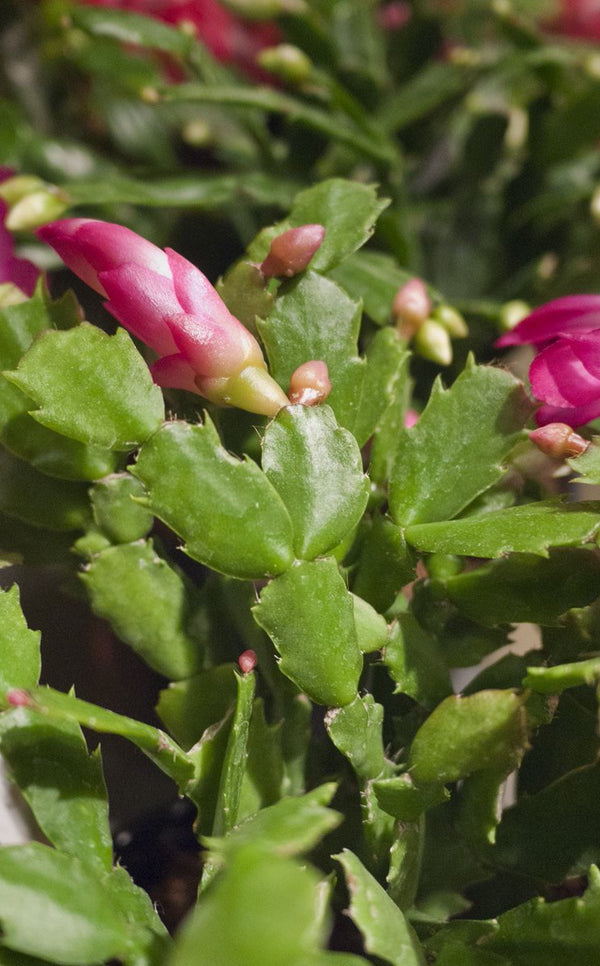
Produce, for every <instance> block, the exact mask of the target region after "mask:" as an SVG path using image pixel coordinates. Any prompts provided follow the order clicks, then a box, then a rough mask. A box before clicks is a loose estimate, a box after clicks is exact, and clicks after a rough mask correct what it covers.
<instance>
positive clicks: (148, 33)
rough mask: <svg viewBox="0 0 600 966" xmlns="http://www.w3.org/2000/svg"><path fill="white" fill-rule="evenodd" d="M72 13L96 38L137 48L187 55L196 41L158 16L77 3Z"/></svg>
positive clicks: (74, 22)
mask: <svg viewBox="0 0 600 966" xmlns="http://www.w3.org/2000/svg"><path fill="white" fill-rule="evenodd" d="M69 15H70V18H71V19H72V22H73V24H74V25H75V26H76V27H79V29H80V30H84V31H85V32H86V33H89V34H91V35H92V36H93V37H109V38H110V39H111V40H115V41H118V42H119V43H123V44H133V45H134V46H136V47H150V48H152V49H154V50H163V51H165V53H168V54H178V55H179V56H182V57H185V56H187V55H188V54H189V52H190V48H191V46H192V44H193V43H194V41H193V38H192V37H191V36H190V34H189V33H188V32H187V31H183V30H178V29H177V28H176V27H170V26H169V25H168V24H165V23H161V22H160V21H159V20H157V19H156V18H155V17H146V16H142V15H141V14H137V13H130V12H129V11H126V10H111V9H106V8H105V7H85V6H80V5H79V4H74V5H73V6H72V7H70V8H69Z"/></svg>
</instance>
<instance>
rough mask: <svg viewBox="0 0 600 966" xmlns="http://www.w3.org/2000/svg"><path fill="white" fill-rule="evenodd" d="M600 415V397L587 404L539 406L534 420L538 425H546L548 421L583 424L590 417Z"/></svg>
mask: <svg viewBox="0 0 600 966" xmlns="http://www.w3.org/2000/svg"><path fill="white" fill-rule="evenodd" d="M598 417H600V398H598V399H596V400H594V402H592V403H589V404H588V405H587V406H572V407H570V408H561V407H558V406H541V407H540V408H539V409H538V410H537V412H536V414H535V421H536V423H537V425H538V426H546V425H547V424H548V423H567V425H568V426H573V427H575V426H584V425H585V424H586V423H589V422H590V420H592V419H598Z"/></svg>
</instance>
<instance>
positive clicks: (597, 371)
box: [496, 295, 600, 426]
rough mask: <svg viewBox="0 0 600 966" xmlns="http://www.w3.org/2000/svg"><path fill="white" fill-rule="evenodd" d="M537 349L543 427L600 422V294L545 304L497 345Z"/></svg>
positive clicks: (536, 390)
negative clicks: (529, 346) (592, 421)
mask: <svg viewBox="0 0 600 966" xmlns="http://www.w3.org/2000/svg"><path fill="white" fill-rule="evenodd" d="M527 344H531V345H533V347H534V348H535V350H536V356H535V359H534V360H533V362H532V363H531V367H530V370H529V380H530V383H531V391H532V393H533V395H534V396H535V397H536V399H539V400H540V402H542V403H543V405H542V406H541V408H540V409H539V410H538V411H537V413H536V415H535V418H536V422H537V424H538V426H545V425H546V424H547V423H556V422H559V423H566V424H567V425H568V426H582V425H583V424H584V423H587V422H589V421H590V420H592V419H597V418H598V417H600V295H567V296H564V297H563V298H558V299H554V301H552V302H548V303H547V305H542V306H540V308H538V309H535V311H534V312H532V313H531V314H530V315H528V316H526V317H525V318H524V319H523V320H522V321H521V322H519V324H518V325H517V326H516V327H515V328H514V329H512V330H511V331H510V332H507V333H506V334H505V335H503V336H502V337H501V338H500V339H498V340H497V342H496V345H497V346H499V347H500V348H504V347H505V346H512V345H527Z"/></svg>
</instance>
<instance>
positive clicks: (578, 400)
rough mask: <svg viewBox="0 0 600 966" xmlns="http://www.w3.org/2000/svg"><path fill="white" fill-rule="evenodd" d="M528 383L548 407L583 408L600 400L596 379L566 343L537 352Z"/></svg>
mask: <svg viewBox="0 0 600 966" xmlns="http://www.w3.org/2000/svg"><path fill="white" fill-rule="evenodd" d="M529 379H530V382H531V389H532V392H533V394H534V396H535V397H536V398H537V399H540V400H541V401H542V402H545V403H547V404H549V405H551V406H559V407H564V406H566V407H570V406H585V405H587V404H588V403H591V402H593V401H594V400H595V399H598V398H600V379H598V378H596V377H595V376H593V375H592V374H591V373H590V372H589V370H588V369H587V368H586V367H585V365H584V363H583V362H582V361H581V359H580V358H578V357H577V355H576V354H575V353H574V352H573V349H572V346H571V342H570V340H567V339H560V340H559V341H558V342H554V343H552V345H550V346H548V348H547V349H544V350H543V352H540V354H539V355H538V356H537V357H536V358H535V359H534V360H533V362H532V363H531V367H530V369H529Z"/></svg>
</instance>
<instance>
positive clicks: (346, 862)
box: [334, 849, 425, 966]
mask: <svg viewBox="0 0 600 966" xmlns="http://www.w3.org/2000/svg"><path fill="white" fill-rule="evenodd" d="M334 858H335V859H337V861H338V862H339V863H340V865H341V866H342V868H343V870H344V874H345V876H346V884H347V886H348V891H349V893H350V910H349V915H350V916H351V918H352V919H353V920H354V922H355V923H356V925H357V926H358V928H359V929H360V931H361V933H362V934H363V937H364V942H365V948H366V950H367V952H369V953H371V954H372V955H373V956H377V958H378V959H382V960H384V962H386V963H391V964H392V966H425V956H424V953H423V951H422V949H421V946H420V943H419V941H418V939H417V937H416V935H415V933H414V932H413V930H412V928H411V927H410V925H409V924H408V923H407V921H406V919H405V918H404V916H403V915H402V913H401V912H400V909H399V908H398V906H397V905H396V904H395V903H394V902H393V900H392V899H390V897H389V896H388V895H387V893H386V892H385V890H384V889H382V887H381V886H380V885H379V883H378V882H377V880H376V879H375V878H373V876H372V875H371V873H370V872H368V871H367V869H365V867H364V865H363V864H362V862H361V861H360V859H359V858H358V857H357V856H356V855H354V853H353V852H351V851H350V850H349V849H344V851H343V852H341V853H340V854H339V855H336V856H334Z"/></svg>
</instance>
